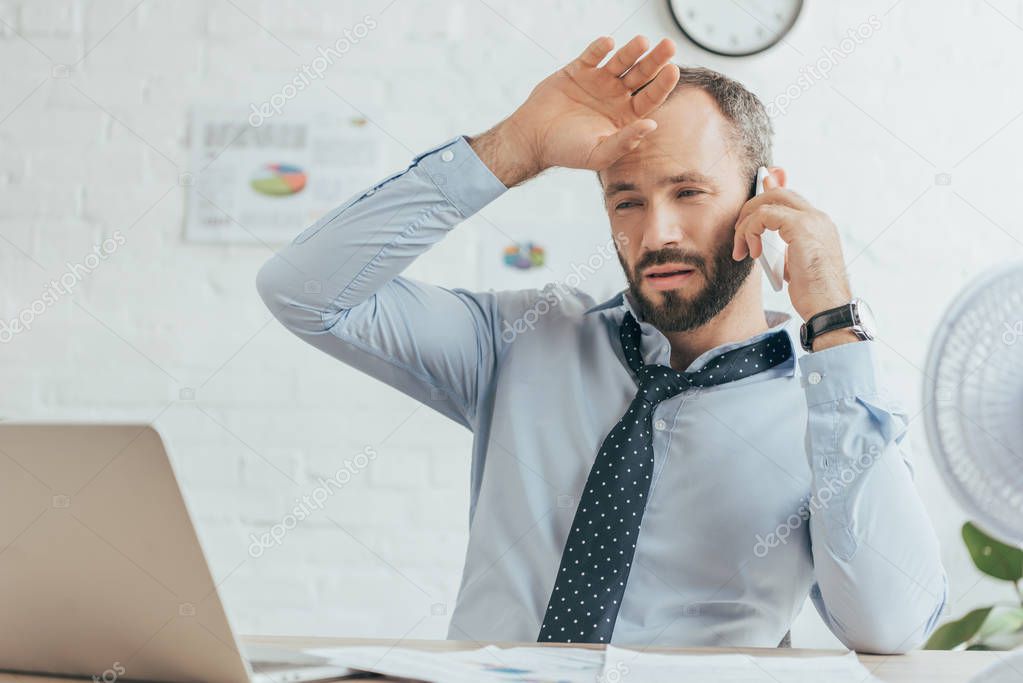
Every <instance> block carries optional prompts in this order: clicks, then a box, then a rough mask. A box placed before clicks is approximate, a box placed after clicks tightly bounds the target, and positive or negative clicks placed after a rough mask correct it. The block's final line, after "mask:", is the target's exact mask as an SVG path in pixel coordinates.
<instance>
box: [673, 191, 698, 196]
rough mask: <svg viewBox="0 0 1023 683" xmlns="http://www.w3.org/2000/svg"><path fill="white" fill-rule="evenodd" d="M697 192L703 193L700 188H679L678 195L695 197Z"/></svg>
mask: <svg viewBox="0 0 1023 683" xmlns="http://www.w3.org/2000/svg"><path fill="white" fill-rule="evenodd" d="M698 194H703V192H701V191H700V190H679V193H678V196H679V197H695V196H696V195H698Z"/></svg>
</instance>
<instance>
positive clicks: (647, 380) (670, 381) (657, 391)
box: [637, 364, 692, 405]
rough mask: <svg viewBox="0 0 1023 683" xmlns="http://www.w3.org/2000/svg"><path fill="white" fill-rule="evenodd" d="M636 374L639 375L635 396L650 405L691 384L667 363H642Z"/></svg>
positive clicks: (674, 394)
mask: <svg viewBox="0 0 1023 683" xmlns="http://www.w3.org/2000/svg"><path fill="white" fill-rule="evenodd" d="M637 376H638V377H639V392H638V393H637V396H639V397H641V398H642V399H643V400H645V401H646V402H647V403H650V404H651V405H656V404H658V403H660V402H661V401H665V400H667V399H669V398H671V397H672V396H676V395H678V394H680V393H682V392H683V391H685V390H686V389H688V388H689V387H690V386H692V381H691V380H690V378H689V377H687V376H686V375H685V374H683V373H681V372H678V371H677V370H675V369H674V368H669V367H668V366H667V365H653V364H650V365H644V366H643V367H642V368H640V370H639V372H638V373H637Z"/></svg>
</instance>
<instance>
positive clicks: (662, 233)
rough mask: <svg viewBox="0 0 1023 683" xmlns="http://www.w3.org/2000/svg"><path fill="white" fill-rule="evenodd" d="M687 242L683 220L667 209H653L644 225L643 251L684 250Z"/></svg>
mask: <svg viewBox="0 0 1023 683" xmlns="http://www.w3.org/2000/svg"><path fill="white" fill-rule="evenodd" d="M686 240H687V236H686V230H685V225H684V223H683V221H682V218H681V217H680V216H679V215H678V214H677V213H676V212H674V211H671V210H668V209H665V208H652V209H651V210H650V211H649V212H648V214H647V217H646V221H645V223H644V225H643V250H644V251H658V250H659V249H665V248H667V247H674V248H682V247H684V246H685V242H686Z"/></svg>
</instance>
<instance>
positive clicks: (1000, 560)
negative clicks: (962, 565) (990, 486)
mask: <svg viewBox="0 0 1023 683" xmlns="http://www.w3.org/2000/svg"><path fill="white" fill-rule="evenodd" d="M963 541H964V542H965V543H966V548H967V550H969V551H970V557H972V558H973V564H975V565H977V569H979V570H980V571H982V572H984V573H985V574H987V575H988V576H993V577H995V578H996V579H1002V580H1003V581H1019V580H1020V579H1023V550H1020V549H1019V548H1013V547H1012V546H1010V545H1006V544H1004V543H1002V542H1001V541H996V540H995V539H993V538H991V537H990V536H988V535H987V534H985V533H984V532H983V531H981V530H980V529H978V528H977V527H976V526H975V525H974V524H973V522H967V523H966V524H964V525H963Z"/></svg>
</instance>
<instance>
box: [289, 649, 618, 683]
mask: <svg viewBox="0 0 1023 683" xmlns="http://www.w3.org/2000/svg"><path fill="white" fill-rule="evenodd" d="M306 652H308V653H309V654H314V655H318V656H321V657H326V658H328V659H329V660H330V663H331V664H332V665H337V666H344V667H348V668H350V669H357V670H360V671H373V672H376V673H381V674H385V675H387V676H397V677H401V678H411V679H414V680H417V681H430V682H431V683H432V682H436V683H442V682H443V683H497V682H504V683H511V682H513V681H518V682H519V683H527V682H528V683H594V681H595V680H596V679H597V676H598V675H599V674H600V671H601V665H602V663H603V653H602V652H601V651H600V650H584V649H578V648H562V647H512V648H500V647H497V646H494V645H488V646H486V647H483V648H479V649H476V650H458V651H445V652H426V651H422V650H412V649H409V648H391V647H379V646H372V647H340V648H317V649H311V650H306Z"/></svg>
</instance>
